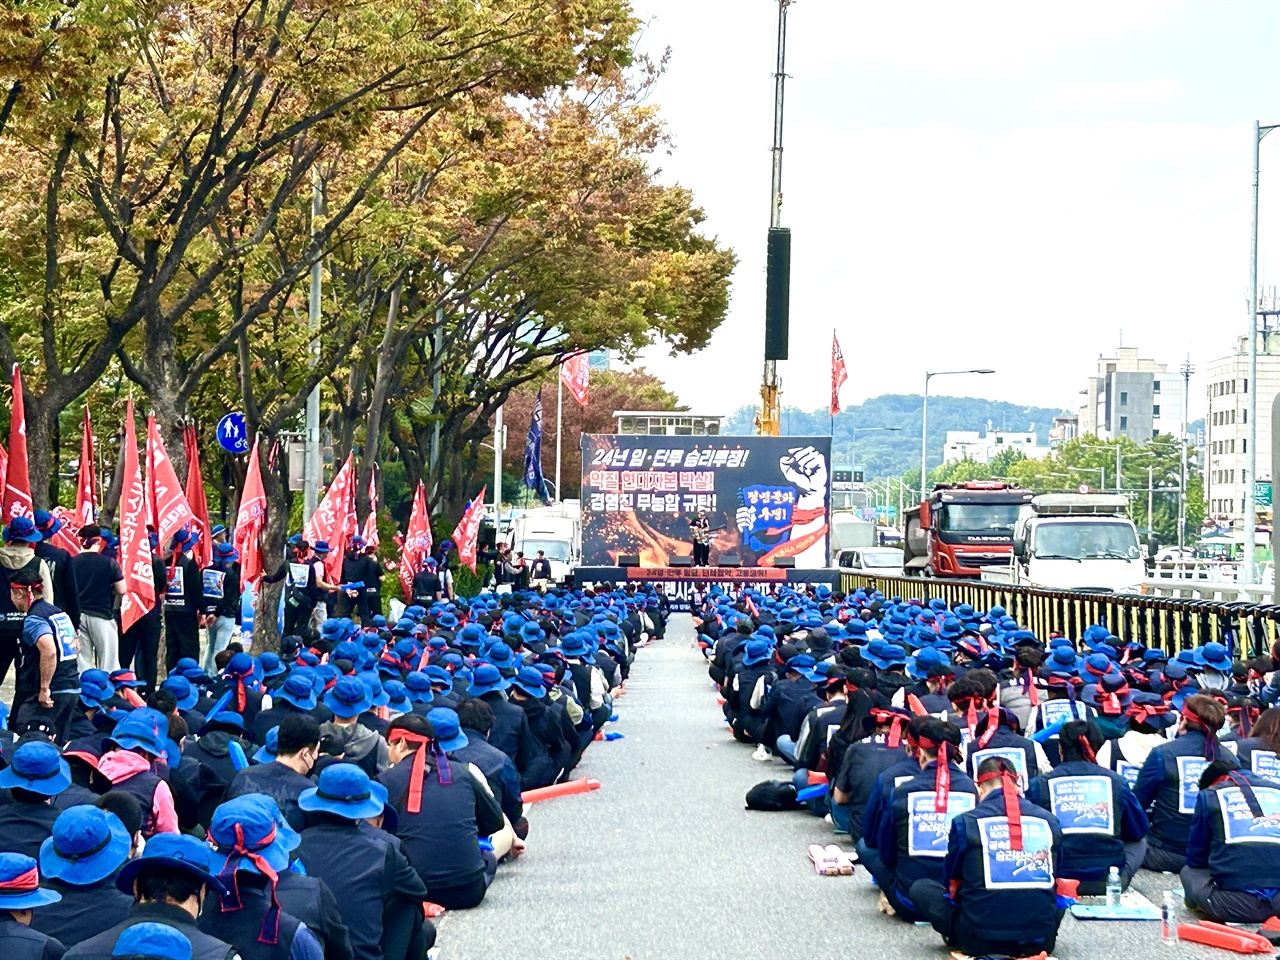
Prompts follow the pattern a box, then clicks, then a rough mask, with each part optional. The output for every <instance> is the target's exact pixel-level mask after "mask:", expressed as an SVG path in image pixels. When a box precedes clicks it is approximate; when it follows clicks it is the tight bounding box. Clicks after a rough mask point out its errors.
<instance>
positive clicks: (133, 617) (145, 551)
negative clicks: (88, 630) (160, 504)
mask: <svg viewBox="0 0 1280 960" xmlns="http://www.w3.org/2000/svg"><path fill="white" fill-rule="evenodd" d="M120 469H121V470H122V471H123V473H122V476H123V478H124V486H123V487H122V488H121V490H120V567H121V569H122V570H123V571H124V589H125V593H124V596H123V597H122V598H121V600H120V625H121V626H122V627H124V629H125V630H128V629H129V628H130V627H132V626H133V625H134V624H135V623H137V622H138V621H139V620H140V619H141V618H142V617H143V615H144V614H146V613H147V612H148V611H150V610H151V609H152V608H153V607H155V605H156V583H155V578H154V577H153V576H152V575H151V541H150V540H149V539H148V537H147V526H146V504H147V499H148V498H147V492H146V488H145V487H144V486H143V483H142V473H141V472H140V471H139V470H138V436H137V433H136V431H135V429H134V425H133V400H132V398H130V399H129V400H127V401H126V402H125V414H124V457H123V458H122V463H121V465H120ZM170 472H172V468H170ZM175 483H176V481H175Z"/></svg>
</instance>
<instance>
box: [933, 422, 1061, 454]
mask: <svg viewBox="0 0 1280 960" xmlns="http://www.w3.org/2000/svg"><path fill="white" fill-rule="evenodd" d="M1006 450H1017V451H1018V452H1019V453H1021V454H1022V455H1023V456H1024V457H1027V458H1028V459H1031V460H1042V459H1044V458H1045V457H1047V456H1048V455H1049V453H1050V452H1051V448H1050V447H1042V446H1040V443H1039V440H1038V439H1037V437H1036V432H1035V431H1034V430H1028V431H1026V432H1025V433H1024V432H1017V431H1010V430H992V429H991V427H990V425H988V426H987V431H986V433H978V431H976V430H948V431H947V439H946V443H945V444H944V445H943V447H942V462H943V463H952V462H954V461H956V460H973V461H974V462H976V463H990V462H991V461H992V460H994V459H995V458H996V457H998V456H999V455H1000V454H1002V453H1004V452H1005V451H1006Z"/></svg>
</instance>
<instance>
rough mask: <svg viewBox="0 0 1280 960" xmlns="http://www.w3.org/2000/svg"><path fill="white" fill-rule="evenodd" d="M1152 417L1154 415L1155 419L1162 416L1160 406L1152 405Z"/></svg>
mask: <svg viewBox="0 0 1280 960" xmlns="http://www.w3.org/2000/svg"><path fill="white" fill-rule="evenodd" d="M1151 415H1152V416H1153V417H1158V416H1160V404H1158V403H1155V404H1152V405H1151Z"/></svg>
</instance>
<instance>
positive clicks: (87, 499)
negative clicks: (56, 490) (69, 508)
mask: <svg viewBox="0 0 1280 960" xmlns="http://www.w3.org/2000/svg"><path fill="white" fill-rule="evenodd" d="M97 519H98V471H97V467H96V465H95V463H94V459H93V425H92V424H91V423H90V422H89V405H88V404H87V403H86V404H85V405H84V431H83V432H82V433H81V434H80V477H79V479H78V480H77V481H76V515H75V526H76V529H79V528H80V527H84V526H87V525H88V524H91V523H94V522H96V521H97Z"/></svg>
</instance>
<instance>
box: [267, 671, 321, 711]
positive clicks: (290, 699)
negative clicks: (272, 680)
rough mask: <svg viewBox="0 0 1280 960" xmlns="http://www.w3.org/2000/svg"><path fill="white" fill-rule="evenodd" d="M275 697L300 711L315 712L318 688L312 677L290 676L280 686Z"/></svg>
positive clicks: (302, 675) (296, 674)
mask: <svg viewBox="0 0 1280 960" xmlns="http://www.w3.org/2000/svg"><path fill="white" fill-rule="evenodd" d="M274 696H275V697H276V698H277V699H279V700H283V701H284V702H285V703H288V704H292V705H293V706H295V707H297V708H298V709H299V710H303V711H307V710H314V709H315V707H316V688H315V685H314V684H313V683H312V680H311V677H309V676H307V675H306V674H305V673H304V674H298V673H294V674H290V676H289V679H287V680H286V681H285V682H284V683H282V684H281V685H280V688H279V689H278V690H276V692H275V694H274Z"/></svg>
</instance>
